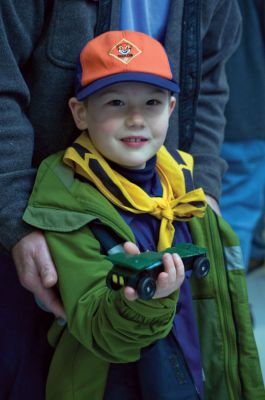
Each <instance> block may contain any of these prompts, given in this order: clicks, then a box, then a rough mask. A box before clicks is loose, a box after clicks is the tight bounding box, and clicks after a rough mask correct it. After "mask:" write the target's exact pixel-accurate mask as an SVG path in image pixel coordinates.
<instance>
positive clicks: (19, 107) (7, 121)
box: [0, 0, 45, 250]
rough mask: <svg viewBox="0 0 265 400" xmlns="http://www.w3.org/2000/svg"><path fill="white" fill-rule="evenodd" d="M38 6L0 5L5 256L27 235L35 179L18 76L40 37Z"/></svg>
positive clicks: (6, 1) (0, 235)
mask: <svg viewBox="0 0 265 400" xmlns="http://www.w3.org/2000/svg"><path fill="white" fill-rule="evenodd" d="M44 3H45V2H44V1H43V0H30V1H27V6H26V7H25V4H24V3H23V2H21V1H20V0H1V2H0V37H1V50H0V51H1V58H0V143H1V146H0V193H1V196H0V226H1V230H0V243H1V245H2V246H3V247H4V248H6V249H7V250H10V249H11V248H12V247H13V246H14V245H15V244H16V243H17V242H18V241H19V240H20V239H21V238H22V237H24V236H26V235H27V234H29V233H30V232H32V228H30V227H29V226H27V225H26V224H25V223H24V222H23V221H22V214H23V211H24V209H25V208H26V205H27V201H28V198H29V194H30V192H31V189H32V186H33V182H34V178H35V171H34V169H33V168H32V166H31V162H32V155H33V147H34V130H33V127H32V125H31V123H30V121H29V120H28V118H27V108H28V105H29V103H30V92H29V89H28V87H27V83H26V80H25V79H24V75H23V72H24V71H25V70H26V68H27V64H28V63H30V61H31V56H32V54H33V52H34V47H35V46H36V43H37V42H38V39H39V37H40V34H41V30H42V27H43V20H44V12H45V10H44Z"/></svg>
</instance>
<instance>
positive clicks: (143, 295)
mask: <svg viewBox="0 0 265 400" xmlns="http://www.w3.org/2000/svg"><path fill="white" fill-rule="evenodd" d="M155 291H156V282H155V280H154V279H153V278H152V277H150V276H143V277H142V278H141V279H140V280H139V282H138V285H137V293H138V296H139V297H140V299H142V300H150V299H151V298H152V297H153V296H154V294H155Z"/></svg>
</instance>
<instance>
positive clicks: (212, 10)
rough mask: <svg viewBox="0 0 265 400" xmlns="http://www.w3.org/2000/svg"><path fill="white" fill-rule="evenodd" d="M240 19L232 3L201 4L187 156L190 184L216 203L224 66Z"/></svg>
mask: <svg viewBox="0 0 265 400" xmlns="http://www.w3.org/2000/svg"><path fill="white" fill-rule="evenodd" d="M240 33H241V16H240V12H239V8H238V5H237V2H236V0H216V1H202V26H201V34H202V67H201V68H202V70H201V85H200V93H199V98H198V107H197V116H196V127H195V135H194V140H193V143H192V145H191V148H190V153H191V154H192V155H193V157H194V162H195V169H194V180H195V183H196V186H199V187H200V186H201V187H203V189H204V190H205V192H206V193H207V194H209V195H211V196H213V197H214V198H216V199H217V200H218V198H219V196H220V189H221V180H222V176H223V173H224V172H225V169H226V164H225V162H224V160H222V159H221V158H220V147H221V144H222V142H223V137H224V126H225V118H224V108H225V105H226V102H227V100H228V85H227V80H226V75H225V63H226V61H227V60H228V58H229V57H230V56H231V55H232V53H233V52H234V51H235V49H236V48H237V45H238V43H239V40H240Z"/></svg>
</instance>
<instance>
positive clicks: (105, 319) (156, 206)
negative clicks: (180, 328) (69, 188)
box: [25, 31, 205, 399]
mask: <svg viewBox="0 0 265 400" xmlns="http://www.w3.org/2000/svg"><path fill="white" fill-rule="evenodd" d="M178 90H179V87H178V84H177V83H176V82H175V81H174V80H173V77H172V73H171V69H170V65H169V62H168V58H167V55H166V53H165V51H164V49H163V47H162V46H161V44H160V43H159V42H157V41H156V40H154V39H152V38H151V37H149V36H147V35H145V34H142V33H135V32H130V31H123V32H122V31H116V32H108V33H105V34H103V35H100V36H99V37H97V38H96V39H94V40H92V41H90V42H88V44H87V45H86V46H85V48H84V49H83V51H82V52H81V55H80V63H79V68H78V71H77V89H76V97H75V98H71V99H70V101H69V105H70V108H71V111H72V114H73V117H74V120H75V123H76V126H77V127H78V128H79V129H80V130H82V131H83V133H82V134H81V136H80V137H79V138H78V139H77V140H76V141H75V142H74V144H73V145H72V147H70V148H68V149H67V151H66V153H65V155H64V159H63V163H62V162H61V161H60V162H59V164H58V166H59V165H60V167H59V168H63V169H66V171H67V173H70V174H71V175H72V174H73V173H74V174H75V177H76V178H75V180H74V182H75V183H74V185H76V188H75V189H74V192H75V194H74V195H73V198H72V200H73V202H74V203H76V204H74V203H73V204H72V205H70V204H68V205H67V203H65V206H66V208H65V210H64V206H63V207H61V206H62V204H61V201H62V202H63V203H64V199H60V200H59V198H60V196H58V195H59V191H57V189H56V188H57V179H58V178H57V177H56V176H54V177H53V179H52V181H53V182H52V181H50V183H51V184H52V185H55V186H54V190H55V192H56V191H57V194H56V198H57V199H58V201H59V203H60V205H59V204H58V207H59V208H60V210H59V209H58V210H57V211H56V210H54V211H55V212H56V213H58V218H59V219H60V218H61V217H62V218H63V219H65V217H66V214H68V213H69V210H70V209H71V213H70V214H71V215H72V217H70V218H73V220H72V223H73V225H72V227H71V230H72V231H73V234H70V235H69V233H65V234H62V233H59V231H61V229H62V231H64V230H65V228H62V225H61V223H60V224H59V225H60V228H59V227H58V231H57V232H47V239H48V243H49V246H50V249H51V251H52V254H53V258H54V260H55V263H56V265H58V271H59V277H60V278H59V289H60V294H61V296H62V300H63V303H64V306H65V309H66V314H67V320H68V328H67V330H65V334H66V336H67V337H68V339H67V342H68V344H67V345H66V347H67V350H66V349H65V351H66V352H64V350H62V349H63V347H64V344H63V341H64V339H63V338H62V342H60V344H58V347H57V350H56V353H55V356H54V363H52V366H51V370H50V378H49V381H48V392H47V396H48V397H47V398H48V399H53V398H54V399H55V398H63V399H66V398H68V397H67V396H69V392H72V393H73V396H74V398H80V399H84V398H91V399H92V398H93V399H101V398H103V397H104V398H106V399H117V398H122V399H126V398H135V399H136V398H137V399H138V398H150V394H151V392H152V390H153V389H154V386H155V385H154V383H152V385H151V382H150V383H148V379H149V380H150V379H151V377H152V380H153V379H154V378H155V377H154V376H152V374H151V372H149V374H146V370H145V368H144V367H143V366H141V365H140V364H141V363H146V364H149V362H150V359H151V360H152V359H153V362H154V364H156V363H158V362H159V361H161V362H162V361H163V360H162V356H163V354H164V352H166V353H165V354H167V352H168V351H170V352H171V353H172V357H175V358H176V359H175V358H174V362H173V361H171V364H170V362H169V363H168V366H167V363H165V365H164V367H163V368H162V367H161V366H159V364H158V365H157V367H156V368H157V370H158V371H159V373H161V372H162V374H163V373H164V374H165V375H167V374H168V373H169V372H170V373H171V374H173V377H174V379H175V382H174V383H172V387H168V386H167V379H168V377H167V376H166V379H162V378H160V379H161V384H160V385H158V386H156V388H155V390H154V393H153V394H152V395H151V398H152V399H155V398H157V399H161V398H162V397H161V396H163V395H164V393H165V391H168V390H170V391H171V392H172V393H171V394H172V397H167V398H176V397H175V396H176V393H178V397H177V398H179V399H182V398H186V397H185V396H187V395H188V394H189V396H191V397H190V398H192V399H193V398H194V399H197V398H199V397H198V396H199V393H198V392H200V391H201V386H202V385H201V363H200V356H199V351H198V350H197V351H195V354H196V355H195V357H194V354H193V355H191V354H189V353H190V351H189V350H188V347H187V345H185V344H183V349H182V350H181V346H180V344H178V340H179V339H178V336H179V335H178V333H177V330H176V329H175V331H174V334H170V335H169V336H168V339H167V341H166V342H165V343H163V340H162V342H161V343H162V344H161V343H160V344H159V342H158V344H156V346H155V347H152V349H148V350H147V349H146V348H147V347H148V346H149V345H151V344H154V343H155V342H156V341H157V340H158V339H162V338H164V337H165V336H167V335H168V334H169V332H170V331H171V328H172V323H173V320H174V314H175V309H176V305H177V299H178V297H179V290H178V289H179V288H180V286H181V284H182V282H183V278H184V267H183V263H182V261H181V259H180V258H179V257H178V256H177V255H169V254H167V255H165V256H164V259H163V262H164V268H165V272H162V273H161V274H160V275H159V276H158V279H157V290H156V293H155V295H154V298H155V299H154V300H151V301H150V302H143V301H140V300H137V293H136V292H135V291H134V289H132V288H129V287H126V288H125V289H124V293H122V291H120V292H115V293H114V292H111V291H110V290H109V289H107V288H106V283H105V279H106V275H107V272H108V271H109V269H110V268H111V264H110V262H108V261H107V260H106V259H105V258H104V256H103V255H101V254H100V251H99V244H98V242H97V241H96V240H95V238H93V236H92V235H91V232H90V230H89V225H87V223H88V222H89V220H91V219H95V218H97V219H100V220H102V222H104V223H105V224H107V225H108V226H110V227H111V228H112V229H114V231H116V233H118V234H119V236H121V237H122V238H123V241H126V240H131V241H136V243H137V245H138V247H139V249H140V250H141V251H145V250H156V249H158V250H163V249H165V248H166V247H169V246H171V245H173V244H174V243H176V242H178V241H181V242H183V241H190V235H189V231H188V228H187V226H186V224H185V222H183V221H185V220H187V219H189V218H191V217H192V215H201V216H202V215H203V211H204V208H205V197H204V193H203V191H202V190H201V189H197V190H191V191H190V192H189V193H187V194H186V190H188V187H189V186H190V185H191V173H192V160H191V157H190V156H188V155H186V154H184V153H183V154H182V155H181V154H180V153H177V152H175V151H173V152H172V155H170V154H169V153H168V152H167V151H166V150H165V148H163V147H162V148H161V146H162V145H163V142H164V140H165V137H166V132H167V128H168V120H169V117H170V114H171V112H172V111H173V109H174V106H175V98H174V97H173V96H172V94H171V93H173V92H178ZM157 152H159V153H158V155H157V157H156V154H157ZM174 153H175V154H174ZM174 157H175V159H177V160H178V162H177V161H175V159H174ZM56 158H57V159H58V156H56ZM60 158H61V156H60ZM48 160H50V161H51V160H53V161H52V162H51V165H50V166H51V168H53V167H52V165H54V160H55V159H54V156H52V158H51V159H48ZM50 161H48V163H49V164H50ZM46 163H47V161H46V162H44V164H43V166H42V167H41V168H40V171H39V177H38V178H37V182H36V185H35V189H34V190H33V194H32V199H34V198H35V200H36V199H37V197H38V196H39V194H40V193H42V190H43V189H44V187H45V183H44V181H45V180H46V177H47V175H46V174H44V175H43V172H42V171H43V169H46V167H45V164H46ZM56 163H57V161H56ZM180 163H181V165H180ZM66 165H67V166H68V167H66ZM45 176H46V177H45ZM185 176H186V180H185ZM189 189H191V188H190V187H189ZM39 190H40V192H39ZM38 192H39V194H38ZM100 192H101V193H100ZM47 194H48V193H47ZM102 194H103V195H104V196H105V197H106V198H103V196H102ZM42 195H43V193H42V194H41V196H42ZM35 196H37V197H35ZM91 196H92V198H91ZM48 197H49V199H50V200H48V199H47V200H48V202H49V204H50V205H51V202H53V195H52V193H50V192H49V194H48ZM81 198H83V199H82V200H81ZM106 199H107V200H106ZM35 200H33V201H34V202H35ZM79 200H81V202H83V201H87V207H88V208H87V211H88V213H87V216H86V217H85V220H84V221H82V222H81V220H82V218H81V220H79V218H80V216H81V215H78V212H79V211H78V202H79ZM37 201H38V200H37ZM41 202H42V203H43V205H44V204H45V203H46V199H44V198H42V199H41ZM111 203H112V204H111ZM47 204H48V203H47ZM54 206H55V205H52V209H53V207H54ZM68 207H69V210H68V209H67V208H68ZM85 208H86V206H85ZM52 209H50V211H51V213H53V211H52ZM93 209H95V213H94V215H93V217H92V210H93ZM119 214H120V215H119ZM50 215H51V214H50ZM100 215H101V216H100ZM121 217H122V218H121ZM87 218H88V219H87ZM25 220H26V221H28V222H30V223H32V221H29V220H28V218H27V213H26V215H25ZM78 220H79V222H77V221H78ZM124 221H125V222H126V223H127V224H128V226H126V224H125V223H124ZM160 221H161V222H160ZM61 222H62V221H61ZM76 223H77V225H79V226H76ZM63 224H64V223H63ZM129 228H131V231H130V229H129ZM51 230H52V231H53V228H51ZM66 230H67V229H66ZM133 234H134V236H135V239H134V237H133ZM72 235H73V237H75V236H76V238H77V237H78V244H77V243H76V242H75V240H74V241H72V239H70V236H72ZM83 235H85V236H83ZM82 237H83V238H84V241H83V240H82ZM59 238H61V239H62V241H61V239H59ZM68 239H70V240H71V242H72V246H73V248H72V251H71V250H66V249H67V247H68V245H69V243H68ZM59 243H60V244H59ZM74 243H76V244H77V247H76V248H74V247H75V246H74ZM73 255H78V258H79V257H80V259H79V261H77V260H73V259H72V260H71V265H72V266H73V269H72V268H70V269H69V267H70V265H69V266H68V267H67V266H66V259H68V257H70V258H72V256H73ZM64 256H66V259H65V260H64V261H63V259H62V258H64ZM61 257H62V258H61ZM85 265H86V266H85ZM84 266H85V268H83V267H84ZM80 268H81V269H80ZM72 274H74V276H75V277H73V275H72ZM83 274H85V275H83ZM81 297H82V299H83V300H81ZM85 298H86V300H85ZM183 298H185V302H186V303H187V304H190V303H191V296H190V292H189V290H188V285H186V284H185V285H184V289H183ZM132 300H136V301H135V303H134V304H132V303H131V302H130V301H132ZM80 302H81V303H83V304H80ZM78 304H79V305H78ZM85 304H86V306H85ZM185 308H186V307H185ZM185 312H187V310H186V311H185ZM181 314H182V313H181V312H180V311H179V315H180V317H179V319H180V323H182V324H184V325H185V324H186V325H187V324H188V325H189V327H190V329H192V330H193V331H194V332H193V333H194V337H195V338H194V339H193V342H192V343H191V344H190V345H191V346H194V347H195V348H196V347H197V346H198V340H197V334H196V328H195V322H194V319H193V316H192V315H193V314H192V309H191V307H190V309H189V310H188V314H190V315H189V317H188V318H187V317H185V316H184V317H183V316H182V315H181ZM185 318H186V320H185ZM90 324H91V325H90ZM66 332H67V333H66ZM65 334H64V335H63V336H65ZM72 335H73V336H72ZM74 336H75V339H74ZM69 339H70V341H73V340H74V343H75V344H74V347H76V346H77V347H80V350H79V353H80V355H81V354H82V356H81V359H83V357H85V358H86V357H87V361H86V362H87V363H88V364H87V365H90V366H93V365H94V367H93V368H90V369H89V371H87V368H86V369H85V370H83V368H84V367H83V366H81V365H80V367H78V370H79V371H77V370H76V368H77V366H75V371H72V370H71V371H70V370H68V372H66V370H67V369H68V368H67V367H66V365H65V361H63V364H62V366H63V367H64V372H63V373H64V375H68V373H69V376H70V375H72V374H74V375H75V374H77V375H79V378H78V380H79V382H78V383H77V385H75V384H73V386H72V383H71V382H72V379H71V380H70V379H69V382H68V383H67V384H65V382H64V379H65V378H63V379H62V378H61V377H60V376H58V374H59V375H60V372H59V371H58V365H57V366H56V363H57V361H56V360H57V359H58V355H59V354H60V355H59V358H61V357H62V359H64V360H66V359H68V361H67V363H69V362H70V360H71V359H72V358H73V355H74V353H75V351H74V353H72V351H71V350H70V353H72V354H71V355H70V354H69V349H70V348H69V346H70V347H71V345H70V344H69ZM156 347H157V348H156ZM119 348H120V350H119ZM142 351H143V355H141V352H142ZM161 351H162V354H160V352H161ZM183 351H184V352H185V351H186V352H187V356H186V358H187V359H189V360H190V361H193V362H195V364H196V366H195V368H194V369H193V371H191V372H189V370H188V367H187V366H186V362H185V361H184V357H183V354H182V353H183ZM151 352H153V356H152V355H151ZM149 353H150V354H149ZM171 353H170V354H171ZM65 357H66V358H65ZM62 359H61V361H62ZM139 359H140V361H138V360H139ZM79 362H80V360H79V361H78V363H79ZM70 363H71V362H70ZM90 363H91V364H90ZM116 363H118V364H116ZM120 363H126V364H125V365H124V366H123V365H122V366H121V367H120ZM96 365H98V368H100V369H101V372H100V371H98V370H97V367H96ZM198 365H199V368H198ZM153 367H154V366H153ZM65 368H66V370H65ZM163 369H164V372H163ZM198 370H199V374H198ZM121 371H123V375H124V376H123V378H122V379H121V376H120V374H121ZM139 371H141V374H142V376H143V375H146V377H145V378H144V380H145V385H144V384H143V383H144V382H142V380H143V378H142V377H139V379H137V380H136V381H134V379H135V375H136V374H137V373H138V372H139ZM176 371H177V372H176ZM83 374H85V375H86V382H87V385H86V386H87V387H86V388H83V389H82V390H81V389H80V387H79V386H82V385H80V378H81V377H82V375H83ZM94 374H96V375H94ZM150 374H151V375H150ZM100 375H101V376H100ZM69 376H68V377H69ZM116 376H119V382H118V384H116ZM132 377H134V378H133V380H131V379H130V378H132ZM72 378H73V376H72ZM53 379H56V380H57V385H56V387H54V385H53V384H52V383H51V382H53ZM81 379H82V378H81ZM126 381H127V384H126V383H125V382H126ZM80 390H81V391H80ZM174 392H175V393H174ZM104 393H105V394H104ZM200 395H202V393H201V394H200ZM78 396H79V397H78ZM130 396H131V397H130ZM132 396H133V397H132ZM170 396H171V395H170ZM69 398H71V397H69Z"/></svg>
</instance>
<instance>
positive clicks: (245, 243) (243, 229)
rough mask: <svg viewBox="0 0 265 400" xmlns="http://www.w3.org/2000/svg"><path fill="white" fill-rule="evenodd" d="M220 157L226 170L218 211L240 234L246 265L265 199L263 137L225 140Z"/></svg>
mask: <svg viewBox="0 0 265 400" xmlns="http://www.w3.org/2000/svg"><path fill="white" fill-rule="evenodd" d="M222 157H223V158H224V159H225V160H226V161H227V162H228V171H227V172H226V174H225V175H224V178H223V192H222V197H221V203H220V205H221V212H222V214H223V216H224V218H225V219H226V220H227V221H228V222H229V223H230V225H231V226H232V227H233V229H234V230H235V232H236V233H237V235H238V236H239V239H240V243H241V248H242V253H243V259H244V263H245V267H246V269H247V266H248V262H249V257H250V251H251V244H252V239H253V235H254V231H255V228H256V225H257V223H258V221H259V219H260V217H261V216H262V213H263V209H264V203H265V198H264V196H265V172H264V171H265V140H247V141H242V142H239V141H236V142H225V143H224V144H223V147H222Z"/></svg>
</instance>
